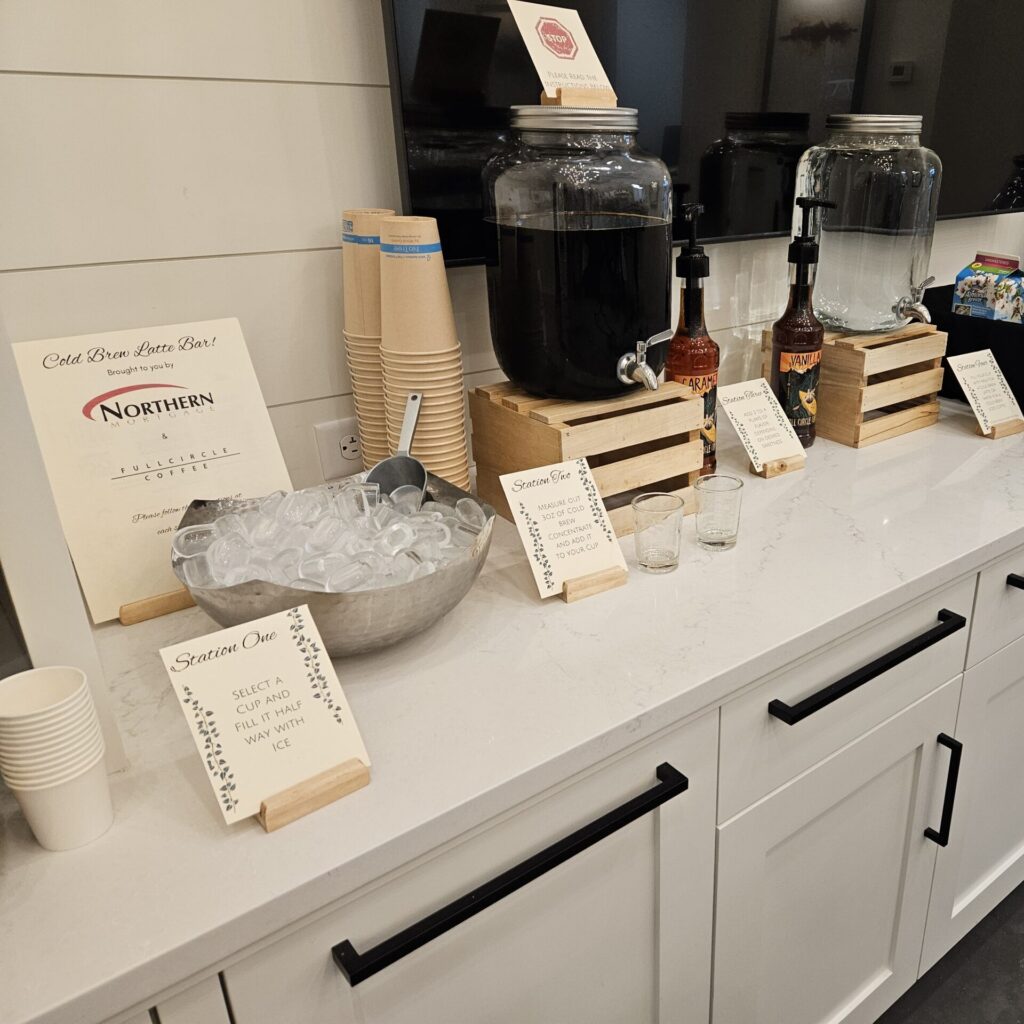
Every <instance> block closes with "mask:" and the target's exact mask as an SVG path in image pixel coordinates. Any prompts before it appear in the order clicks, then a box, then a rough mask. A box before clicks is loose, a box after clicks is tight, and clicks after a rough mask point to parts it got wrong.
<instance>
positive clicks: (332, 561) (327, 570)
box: [299, 553, 351, 583]
mask: <svg viewBox="0 0 1024 1024" xmlns="http://www.w3.org/2000/svg"><path fill="white" fill-rule="evenodd" d="M350 562H351V559H350V558H348V557H347V556H346V555H341V554H334V553H332V554H326V555H314V556H313V557H312V558H306V559H303V561H301V562H300V563H299V575H300V576H301V577H302V578H303V579H307V580H317V581H319V582H321V583H326V582H327V580H328V578H329V577H330V576H331V575H332V574H333V573H335V572H337V571H338V570H339V569H341V568H343V567H344V566H346V565H348V564H349V563H350Z"/></svg>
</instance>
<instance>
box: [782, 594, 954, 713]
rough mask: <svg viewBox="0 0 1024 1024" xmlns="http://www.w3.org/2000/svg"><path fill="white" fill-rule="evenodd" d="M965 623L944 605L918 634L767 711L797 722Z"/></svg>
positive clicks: (918, 652)
mask: <svg viewBox="0 0 1024 1024" xmlns="http://www.w3.org/2000/svg"><path fill="white" fill-rule="evenodd" d="M966 625H967V620H966V619H965V618H964V617H963V616H962V615H957V613H956V612H951V611H949V609H948V608H943V609H941V611H940V612H939V622H938V625H936V626H932V627H931V629H926V630H925V631H924V632H923V633H921V634H920V635H919V636H915V637H914V639H913V640H908V641H907V642H906V643H905V644H900V646H899V647H894V648H893V649H892V650H891V651H888V652H887V653H886V654H883V655H882V656H881V657H880V658H875V660H874V661H871V662H869V663H868V664H867V665H864V666H863V667H862V668H859V669H857V670H856V671H855V672H851V673H850V674H849V675H848V676H843V678H842V679H837V680H836V682H834V683H832V684H831V685H830V686H826V687H825V688H824V689H823V690H819V691H818V692H817V693H812V694H811V695H810V696H809V697H805V698H804V699H803V700H802V701H800V702H799V703H797V704H787V703H786V702H785V701H784V700H773V701H771V703H769V705H768V714H769V715H773V716H774V717H775V718H778V719H781V720H782V721H783V722H785V723H786V725H796V723H797V722H802V721H803V720H804V719H805V718H807V716H808V715H813V714H814V712H815V711H820V710H821V709H822V708H825V707H828V705H829V704H831V703H832V702H833V701H836V700H839V698H840V697H845V696H846V695H847V694H848V693H850V692H852V691H853V690H856V689H857V687H858V686H863V685H864V684H865V683H868V682H870V681H871V680H872V679H874V678H875V676H880V675H881V674H882V673H883V672H888V671H889V669H891V668H895V667H896V666H897V665H900V664H902V663H903V662H904V661H906V660H907V659H908V658H912V657H913V656H914V655H915V654H920V653H921V651H923V650H924V649H925V648H927V647H931V646H932V644H937V643H938V642H939V641H940V640H943V639H945V638H946V637H947V636H949V635H950V634H951V633H955V632H956V631H957V630H958V629H963V628H964V626H966Z"/></svg>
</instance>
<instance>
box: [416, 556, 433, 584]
mask: <svg viewBox="0 0 1024 1024" xmlns="http://www.w3.org/2000/svg"><path fill="white" fill-rule="evenodd" d="M434 572H437V563H436V562H434V561H431V560H430V559H427V560H425V561H422V562H420V564H419V565H417V566H416V568H415V569H414V570H413V574H412V578H413V579H414V580H418V579H422V578H423V577H424V576H429V575H430V574H431V573H434Z"/></svg>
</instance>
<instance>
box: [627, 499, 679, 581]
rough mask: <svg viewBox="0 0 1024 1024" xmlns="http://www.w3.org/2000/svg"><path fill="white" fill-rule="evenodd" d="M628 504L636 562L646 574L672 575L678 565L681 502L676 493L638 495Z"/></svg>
mask: <svg viewBox="0 0 1024 1024" xmlns="http://www.w3.org/2000/svg"><path fill="white" fill-rule="evenodd" d="M632 505H633V523H634V527H635V528H634V532H633V539H634V542H635V543H636V560H637V563H638V564H639V565H640V567H641V568H643V569H646V570H647V571H648V572H672V570H673V569H675V568H677V567H678V565H679V544H680V541H681V540H682V536H683V499H682V498H680V497H679V495H677V494H658V493H650V494H638V495H637V496H636V497H635V498H634V499H633V501H632Z"/></svg>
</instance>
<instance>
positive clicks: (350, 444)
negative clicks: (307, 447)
mask: <svg viewBox="0 0 1024 1024" xmlns="http://www.w3.org/2000/svg"><path fill="white" fill-rule="evenodd" d="M313 436H314V437H315V438H316V450H317V453H318V454H319V456H320V470H321V472H322V473H323V475H324V479H325V480H337V479H338V477H342V476H351V475H352V474H353V473H359V472H361V471H362V468H363V453H362V451H361V450H360V448H359V435H358V434H357V433H356V421H355V419H354V418H352V419H347V420H331V421H329V422H327V423H317V424H316V425H315V426H314V427H313Z"/></svg>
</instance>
